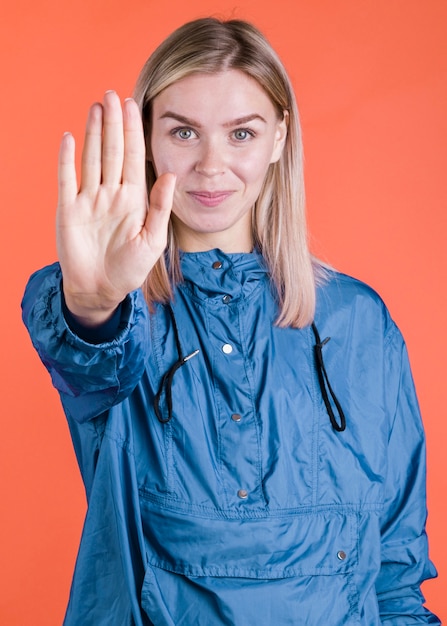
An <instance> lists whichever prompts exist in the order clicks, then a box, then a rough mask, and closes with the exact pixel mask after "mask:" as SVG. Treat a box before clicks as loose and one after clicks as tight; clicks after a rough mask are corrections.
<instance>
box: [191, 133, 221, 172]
mask: <svg viewBox="0 0 447 626" xmlns="http://www.w3.org/2000/svg"><path fill="white" fill-rule="evenodd" d="M195 170H196V172H198V173H199V174H202V175H203V176H208V177H211V176H218V175H219V174H223V173H224V171H225V154H224V148H223V146H221V145H220V144H219V143H218V142H217V141H207V142H206V143H204V144H203V145H202V146H201V150H200V152H199V155H198V159H197V163H196V166H195Z"/></svg>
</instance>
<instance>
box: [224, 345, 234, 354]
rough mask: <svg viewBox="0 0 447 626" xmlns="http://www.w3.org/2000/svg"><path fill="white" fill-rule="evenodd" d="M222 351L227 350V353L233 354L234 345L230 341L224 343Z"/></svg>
mask: <svg viewBox="0 0 447 626" xmlns="http://www.w3.org/2000/svg"><path fill="white" fill-rule="evenodd" d="M222 352H225V354H231V353H232V352H233V346H232V345H230V344H229V343H224V345H223V346H222Z"/></svg>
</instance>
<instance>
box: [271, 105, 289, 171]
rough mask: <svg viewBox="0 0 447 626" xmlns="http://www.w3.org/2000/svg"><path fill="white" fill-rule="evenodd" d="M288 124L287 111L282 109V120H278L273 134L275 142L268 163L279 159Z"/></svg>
mask: <svg viewBox="0 0 447 626" xmlns="http://www.w3.org/2000/svg"><path fill="white" fill-rule="evenodd" d="M288 125H289V112H288V111H287V110H284V112H283V118H282V120H278V124H277V127H276V134H275V143H274V146H273V152H272V158H271V160H270V163H276V162H277V161H279V159H280V157H281V154H282V151H283V149H284V145H285V143H286V138H287V127H288Z"/></svg>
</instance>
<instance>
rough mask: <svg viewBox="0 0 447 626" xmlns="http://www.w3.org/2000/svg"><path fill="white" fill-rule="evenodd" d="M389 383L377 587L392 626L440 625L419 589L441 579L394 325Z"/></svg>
mask: <svg viewBox="0 0 447 626" xmlns="http://www.w3.org/2000/svg"><path fill="white" fill-rule="evenodd" d="M385 356H386V362H385V385H386V390H387V391H386V393H387V404H388V410H389V411H390V415H391V417H392V423H391V431H390V436H389V445H388V469H387V476H386V484H385V502H384V504H385V506H384V513H383V518H382V524H381V532H382V544H381V571H380V574H379V577H378V580H377V583H376V591H377V597H378V601H379V607H380V615H381V620H382V623H383V624H386V625H388V626H404V625H405V626H408V625H409V624H440V623H441V622H440V621H439V619H438V618H437V617H436V616H435V615H433V614H432V613H430V612H429V611H428V610H427V609H426V608H425V607H424V606H423V602H424V597H423V595H422V592H421V589H420V585H421V583H422V582H423V581H424V580H426V579H428V578H433V577H435V576H436V570H435V568H434V566H433V564H432V563H431V562H430V560H429V558H428V542H427V536H426V532H425V522H426V516H427V510H426V493H425V478H426V470H425V441H424V432H423V427H422V422H421V417H420V413H419V407H418V402H417V398H416V393H415V389H414V384H413V379H412V375H411V370H410V365H409V361H408V355H407V351H406V347H405V344H404V341H403V339H402V336H401V334H400V332H399V331H398V330H397V328H396V327H395V326H393V327H392V330H391V331H390V333H389V334H388V336H387V346H386V350H385Z"/></svg>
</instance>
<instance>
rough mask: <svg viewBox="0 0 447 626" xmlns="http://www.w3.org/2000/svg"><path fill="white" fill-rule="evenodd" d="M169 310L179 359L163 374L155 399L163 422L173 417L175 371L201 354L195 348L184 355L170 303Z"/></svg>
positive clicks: (156, 410) (160, 420)
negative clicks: (163, 411) (163, 403)
mask: <svg viewBox="0 0 447 626" xmlns="http://www.w3.org/2000/svg"><path fill="white" fill-rule="evenodd" d="M168 310H169V314H170V316H171V320H172V325H173V328H174V337H175V345H176V347H177V354H178V359H177V361H176V362H175V363H174V365H172V367H171V368H170V369H169V370H168V371H167V372H166V373H165V374H164V375H163V378H162V379H161V383H160V387H159V388H158V391H157V394H156V396H155V399H154V411H155V415H156V416H157V419H158V421H159V422H160V423H161V424H167V423H168V422H170V421H171V419H172V381H173V379H174V374H175V372H176V371H177V370H178V369H179V368H180V367H182V365H185V363H186V362H187V361H189V359H192V357H193V356H196V354H199V350H194V352H191V354H188V355H187V356H183V351H182V346H181V343H180V337H179V332H178V328H177V322H176V321H175V316H174V311H173V310H172V307H171V306H169V305H168ZM163 391H164V392H165V395H166V404H167V407H168V417H163V416H162V414H161V410H160V399H161V396H162V394H163Z"/></svg>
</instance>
